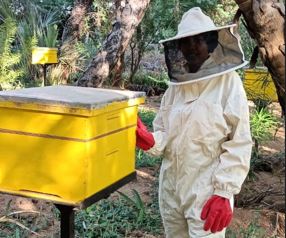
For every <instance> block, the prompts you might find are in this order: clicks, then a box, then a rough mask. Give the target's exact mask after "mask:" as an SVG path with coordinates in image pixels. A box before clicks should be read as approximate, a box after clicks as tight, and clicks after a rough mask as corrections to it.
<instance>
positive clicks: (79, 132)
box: [0, 106, 137, 207]
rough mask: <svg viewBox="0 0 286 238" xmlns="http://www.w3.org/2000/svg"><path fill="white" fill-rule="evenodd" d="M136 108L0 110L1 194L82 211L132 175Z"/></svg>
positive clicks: (133, 172) (133, 174)
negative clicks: (88, 112) (83, 113)
mask: <svg viewBox="0 0 286 238" xmlns="http://www.w3.org/2000/svg"><path fill="white" fill-rule="evenodd" d="M136 122H137V106H132V107H126V108H120V109H116V110H111V111H109V112H107V113H102V114H100V113H99V114H98V115H95V116H90V117H86V116H78V115H69V114H60V113H49V112H39V111H31V110H30V111H29V110H19V109H13V108H0V125H1V126H0V127H1V128H0V141H1V143H0V158H1V160H0V192H4V193H10V194H15V195H21V196H27V197H34V198H40V199H46V200H49V201H52V202H54V203H58V204H66V205H71V206H79V207H86V206H88V205H90V204H91V203H92V202H95V201H97V200H99V199H100V198H102V197H105V196H107V195H108V194H109V193H110V192H112V191H114V190H115V189H117V188H119V187H120V186H122V185H123V184H125V183H127V182H129V181H130V180H131V179H133V178H134V177H135V139H136V138H135V129H136Z"/></svg>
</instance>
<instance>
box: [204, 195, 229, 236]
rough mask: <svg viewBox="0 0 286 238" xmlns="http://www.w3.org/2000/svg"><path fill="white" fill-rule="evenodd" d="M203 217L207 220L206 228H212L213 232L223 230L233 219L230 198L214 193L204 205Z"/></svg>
mask: <svg viewBox="0 0 286 238" xmlns="http://www.w3.org/2000/svg"><path fill="white" fill-rule="evenodd" d="M201 219H202V220H206V222H205V225H204V230H205V231H208V230H209V229H211V232H212V233H215V232H217V231H222V230H223V229H224V228H225V227H227V226H228V225H229V223H230V221H231V219H232V210H231V207H230V203H229V200H228V199H227V198H224V197H220V196H218V195H213V196H212V197H211V198H210V199H209V200H208V201H207V203H206V204H205V205H204V207H203V210H202V213H201Z"/></svg>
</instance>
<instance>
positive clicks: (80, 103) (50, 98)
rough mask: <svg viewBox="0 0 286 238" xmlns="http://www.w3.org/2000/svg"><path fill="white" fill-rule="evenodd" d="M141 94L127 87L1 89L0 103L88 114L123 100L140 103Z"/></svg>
mask: <svg viewBox="0 0 286 238" xmlns="http://www.w3.org/2000/svg"><path fill="white" fill-rule="evenodd" d="M144 97H145V93H144V92H133V91H127V90H113V89H101V88H86V87H74V86H48V87H37V88H25V89H18V90H11V91H1V92H0V106H2V107H13V108H21V109H29V110H41V111H51V112H59V113H71V114H81V115H91V114H92V113H91V112H92V111H94V110H96V109H99V108H103V107H106V106H107V105H110V104H117V105H118V103H120V102H123V101H125V102H127V103H129V104H128V106H132V105H135V104H140V103H143V102H144ZM136 99H137V100H136ZM131 104H132V105H131Z"/></svg>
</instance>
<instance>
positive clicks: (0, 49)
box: [0, 18, 22, 89]
mask: <svg viewBox="0 0 286 238" xmlns="http://www.w3.org/2000/svg"><path fill="white" fill-rule="evenodd" d="M16 29H17V28H16V22H15V21H14V20H13V19H11V18H7V19H5V20H4V22H3V23H2V24H1V25H0V88H3V89H9V88H12V87H15V86H16V84H17V82H16V81H17V79H18V78H19V77H20V76H21V75H22V71H21V70H19V69H18V70H15V67H16V66H17V64H19V62H20V55H19V54H18V53H14V52H12V44H13V42H14V40H15V35H16Z"/></svg>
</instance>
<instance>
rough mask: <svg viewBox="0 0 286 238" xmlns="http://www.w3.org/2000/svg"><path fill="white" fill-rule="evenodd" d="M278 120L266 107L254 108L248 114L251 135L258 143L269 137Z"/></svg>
mask: <svg viewBox="0 0 286 238" xmlns="http://www.w3.org/2000/svg"><path fill="white" fill-rule="evenodd" d="M277 125H278V121H277V119H276V117H275V116H273V115H272V114H271V113H270V112H269V111H268V110H267V109H266V108H262V109H260V110H254V112H253V113H252V114H251V115H250V127H251V135H252V138H253V139H254V140H256V141H257V142H258V143H262V142H264V141H267V140H269V139H271V137H272V136H273V131H274V130H275V128H276V127H277Z"/></svg>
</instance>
